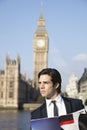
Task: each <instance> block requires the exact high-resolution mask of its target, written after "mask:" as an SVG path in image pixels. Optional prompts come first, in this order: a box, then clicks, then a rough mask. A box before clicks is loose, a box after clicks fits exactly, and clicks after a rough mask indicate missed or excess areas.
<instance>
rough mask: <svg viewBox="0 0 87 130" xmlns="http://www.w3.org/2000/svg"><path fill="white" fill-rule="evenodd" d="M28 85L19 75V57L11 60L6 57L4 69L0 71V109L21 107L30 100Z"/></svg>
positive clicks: (22, 76) (23, 77)
mask: <svg viewBox="0 0 87 130" xmlns="http://www.w3.org/2000/svg"><path fill="white" fill-rule="evenodd" d="M30 88H31V87H30V85H29V84H28V82H27V80H26V77H25V76H24V75H22V74H21V73H20V57H19V56H17V59H16V60H11V59H10V58H9V56H6V61H5V69H4V70H0V107H9V108H10V107H14V108H18V107H22V105H23V103H26V102H29V100H30V95H29V91H30Z"/></svg>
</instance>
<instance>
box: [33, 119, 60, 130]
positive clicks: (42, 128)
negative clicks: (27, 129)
mask: <svg viewBox="0 0 87 130" xmlns="http://www.w3.org/2000/svg"><path fill="white" fill-rule="evenodd" d="M30 125H31V129H32V130H61V128H60V124H59V119H58V117H55V118H54V117H53V118H40V119H36V120H31V121H30Z"/></svg>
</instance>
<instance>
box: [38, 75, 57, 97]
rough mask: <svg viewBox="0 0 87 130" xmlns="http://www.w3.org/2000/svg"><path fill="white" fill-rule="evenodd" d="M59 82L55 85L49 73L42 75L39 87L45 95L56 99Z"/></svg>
mask: <svg viewBox="0 0 87 130" xmlns="http://www.w3.org/2000/svg"><path fill="white" fill-rule="evenodd" d="M57 88H58V84H56V85H53V82H52V81H51V77H50V76H49V75H47V74H44V75H41V76H40V78H39V89H40V93H41V95H42V96H43V97H46V98H50V99H54V98H55V97H56V96H57V95H58V94H57V90H56V89H57Z"/></svg>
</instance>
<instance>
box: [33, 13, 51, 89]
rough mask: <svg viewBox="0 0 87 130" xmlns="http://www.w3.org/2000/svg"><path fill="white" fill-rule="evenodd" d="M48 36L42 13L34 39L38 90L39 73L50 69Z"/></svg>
mask: <svg viewBox="0 0 87 130" xmlns="http://www.w3.org/2000/svg"><path fill="white" fill-rule="evenodd" d="M48 42H49V39H48V34H47V31H46V28H45V20H44V18H43V14H42V12H41V13H40V17H39V19H38V26H37V29H36V31H35V33H34V38H33V53H34V87H36V89H38V72H39V71H40V70H42V69H43V68H47V67H48Z"/></svg>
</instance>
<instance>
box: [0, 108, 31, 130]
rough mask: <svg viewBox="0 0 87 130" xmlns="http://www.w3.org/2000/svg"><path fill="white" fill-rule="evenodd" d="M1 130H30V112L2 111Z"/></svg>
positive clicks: (0, 118)
mask: <svg viewBox="0 0 87 130" xmlns="http://www.w3.org/2000/svg"><path fill="white" fill-rule="evenodd" d="M0 130H30V112H29V111H16V110H13V111H10V110H9V111H7V110H6V111H0Z"/></svg>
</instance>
